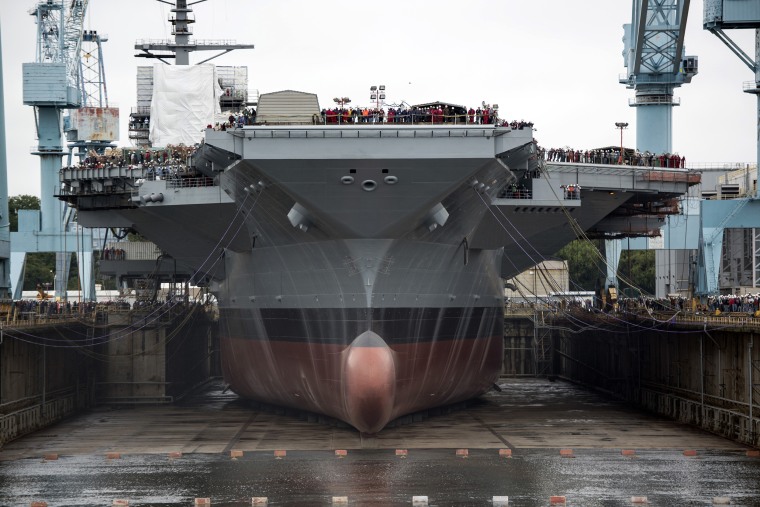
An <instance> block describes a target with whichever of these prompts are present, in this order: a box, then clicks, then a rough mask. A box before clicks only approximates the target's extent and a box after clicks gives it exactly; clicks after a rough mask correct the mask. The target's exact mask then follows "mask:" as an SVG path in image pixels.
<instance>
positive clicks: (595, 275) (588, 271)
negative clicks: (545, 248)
mask: <svg viewBox="0 0 760 507" xmlns="http://www.w3.org/2000/svg"><path fill="white" fill-rule="evenodd" d="M556 256H557V257H559V258H560V259H563V260H566V261H567V264H568V269H569V270H570V290H571V291H578V290H596V288H597V283H598V280H599V279H600V278H604V277H605V276H607V268H605V267H604V263H603V262H602V261H601V259H600V258H599V247H598V246H597V245H595V244H593V243H591V242H589V241H586V240H580V239H579V240H575V241H573V242H572V243H569V244H567V245H565V246H564V247H563V248H562V249H561V250H560V251H559V252H557V254H556Z"/></svg>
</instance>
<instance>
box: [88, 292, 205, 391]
mask: <svg viewBox="0 0 760 507" xmlns="http://www.w3.org/2000/svg"><path fill="white" fill-rule="evenodd" d="M163 312H165V310H163V309H161V307H157V308H155V309H147V310H144V311H131V312H124V313H110V314H109V315H108V326H107V327H106V328H105V329H106V333H105V334H104V335H103V337H102V338H103V340H104V343H103V344H102V345H100V346H99V347H98V352H99V353H100V354H102V355H103V356H104V357H107V360H105V361H103V362H101V363H100V366H99V368H98V379H97V388H98V389H97V399H98V403H162V402H171V401H173V400H174V399H175V398H176V397H179V396H181V395H183V394H185V393H186V392H187V391H188V390H189V389H191V388H192V387H194V386H196V385H198V384H199V383H201V382H203V381H205V380H207V379H208V378H209V377H210V375H211V367H212V364H211V361H212V359H213V355H212V354H211V352H212V350H213V347H212V343H211V342H212V340H213V337H214V334H213V333H212V331H211V329H212V327H213V323H212V322H211V320H210V319H209V318H208V317H207V315H206V314H205V312H204V311H203V309H202V308H201V307H199V306H193V307H191V309H190V310H189V311H183V312H174V313H172V314H171V315H169V314H163Z"/></svg>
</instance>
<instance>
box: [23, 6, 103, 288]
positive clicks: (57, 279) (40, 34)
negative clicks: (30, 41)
mask: <svg viewBox="0 0 760 507" xmlns="http://www.w3.org/2000/svg"><path fill="white" fill-rule="evenodd" d="M88 3H89V0H40V1H39V2H38V3H37V5H36V6H35V7H34V8H33V9H32V10H30V12H29V14H31V15H32V16H33V17H34V20H35V23H36V24H37V39H36V51H35V61H34V62H32V63H25V64H24V65H23V100H24V104H26V105H29V106H33V107H34V114H35V124H36V127H37V138H38V144H37V148H36V149H35V150H34V151H33V154H34V155H37V156H38V157H39V158H40V170H41V177H40V180H41V183H40V211H36V210H25V211H23V212H19V231H18V232H16V233H13V234H12V235H11V283H12V284H13V287H14V291H13V292H14V297H15V298H20V297H21V291H22V288H23V287H22V285H23V275H24V265H25V262H26V254H27V253H28V252H55V253H56V266H55V274H54V278H53V284H54V288H55V294H56V296H57V297H61V298H65V296H66V285H67V282H68V272H69V261H70V259H71V254H72V253H75V252H77V251H78V250H79V249H80V248H79V244H80V241H82V238H81V236H80V235H78V234H75V233H71V232H67V230H66V229H67V228H66V226H65V223H64V214H63V204H62V202H61V201H59V200H58V199H57V198H56V196H57V195H58V194H59V193H60V188H61V187H60V182H59V172H60V170H61V165H62V158H63V156H64V140H63V118H62V116H63V111H64V110H66V109H76V108H79V107H80V106H81V104H82V82H81V79H80V53H81V47H82V32H83V23H84V16H85V13H86V11H87V5H88ZM80 272H83V273H91V272H92V259H91V256H90V258H89V261H87V262H84V263H83V262H81V260H80ZM93 286H94V285H93ZM83 289H87V287H86V286H83ZM86 292H87V291H86V290H85V298H88V297H92V295H88V294H87V293H86Z"/></svg>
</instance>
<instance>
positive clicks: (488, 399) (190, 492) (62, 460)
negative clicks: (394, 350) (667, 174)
mask: <svg viewBox="0 0 760 507" xmlns="http://www.w3.org/2000/svg"><path fill="white" fill-rule="evenodd" d="M499 384H500V386H501V388H502V392H496V391H493V392H490V393H488V394H486V395H485V396H483V397H482V399H481V400H480V401H478V402H475V403H472V404H471V405H469V406H468V407H466V408H463V409H459V410H454V411H452V412H450V413H447V414H445V415H437V416H429V417H426V418H425V419H423V420H421V421H417V422H413V423H410V424H405V425H401V426H396V427H391V428H386V429H385V430H383V431H382V432H380V433H379V434H378V435H375V436H372V437H367V436H363V435H360V434H359V433H358V432H357V431H355V430H353V429H351V428H347V427H336V426H334V425H329V424H325V423H319V422H308V421H306V420H302V419H301V418H299V417H296V416H288V415H277V414H276V413H274V412H272V411H266V410H257V409H254V408H252V406H251V405H250V404H249V403H247V402H242V401H240V400H238V399H237V397H236V396H235V395H234V394H231V393H224V392H223V389H222V386H221V385H220V384H218V383H217V384H209V385H207V386H206V387H205V388H203V389H200V390H199V391H198V392H197V393H196V394H195V395H194V396H192V397H189V398H188V399H185V400H183V401H181V402H178V403H175V404H174V405H170V406H169V405H166V406H137V407H122V408H98V409H95V410H92V411H89V412H88V413H85V414H82V415H79V416H76V417H72V418H70V419H68V420H65V421H63V422H61V423H59V424H57V425H55V426H53V427H51V428H48V429H46V430H43V431H39V432H37V433H35V434H32V435H28V436H26V437H23V438H21V439H18V440H16V441H14V442H10V443H9V444H7V445H6V446H5V447H4V448H2V449H0V507H6V506H9V507H17V506H18V507H29V506H30V505H34V503H33V502H46V505H47V506H48V507H64V506H76V507H86V506H87V507H89V506H92V507H103V506H106V505H108V506H110V505H129V506H130V507H135V506H138V507H148V506H150V507H189V506H194V505H213V506H214V507H219V506H223V507H246V506H251V505H252V503H253V499H254V498H258V497H267V499H268V504H267V505H268V506H270V507H284V506H293V507H302V506H309V507H311V506H331V505H336V504H341V505H346V504H345V503H341V502H340V500H341V499H347V501H348V503H347V505H353V506H357V505H362V506H377V507H388V506H399V507H401V506H409V505H425V506H430V507H432V506H439V507H443V506H493V505H509V506H510V507H546V506H549V505H550V504H551V505H564V506H566V507H567V506H570V507H576V506H577V507H580V506H583V507H629V506H631V505H632V504H642V502H641V501H642V500H644V501H646V503H645V504H644V505H647V507H653V506H667V507H670V506H674V505H675V506H681V505H688V506H696V505H705V506H711V505H726V503H725V502H730V503H729V505H732V506H734V507H736V506H744V507H755V506H760V480H758V477H760V458H759V457H754V456H752V455H751V454H748V453H747V452H746V451H747V449H746V448H745V447H744V446H742V445H739V444H736V443H734V442H731V441H728V440H725V439H723V438H720V437H717V436H715V435H712V434H709V433H705V432H703V431H699V430H696V429H694V428H691V427H688V426H684V425H681V424H677V423H674V422H672V421H667V420H664V419H661V418H658V417H654V416H651V415H648V414H644V413H641V412H638V411H635V410H633V409H631V408H629V407H627V406H625V405H624V404H621V403H618V402H616V401H612V400H609V399H606V398H604V397H603V396H600V395H598V394H595V393H591V392H589V391H586V390H584V389H582V388H579V387H577V386H574V385H571V384H568V383H565V382H561V381H557V382H549V381H548V380H543V379H519V380H515V379H502V380H501V381H500V383H499ZM397 450H398V451H406V454H405V453H404V452H401V453H398V452H396V451H397ZM465 450H466V451H467V457H466V458H465V457H464V455H465ZM570 450H571V456H569V457H568V456H563V455H562V454H563V452H562V451H564V453H565V454H568V452H569V451H570ZM623 450H627V451H630V452H629V454H630V453H633V454H632V455H626V454H623V452H622V451H623ZM233 451H234V453H233ZM282 451H285V453H284V455H283V452H282ZM336 451H340V452H338V453H336ZM684 451H691V453H688V454H685V453H684ZM510 452H511V457H506V456H505V454H508V453H510ZM53 454H55V456H53ZM278 455H279V457H278ZM415 496H419V497H426V498H427V499H429V503H417V504H413V497H415ZM507 498H508V504H507V503H504V502H502V503H497V502H495V501H494V499H501V500H505V499H507ZM206 499H208V502H209V503H206ZM117 500H118V501H123V502H127V503H116V501H117ZM559 500H563V501H564V503H559ZM634 500H636V501H634ZM716 500H717V501H719V502H722V503H715V502H716ZM199 501H200V503H199ZM554 501H557V503H554ZM37 505H42V504H41V503H40V504H37ZM254 505H263V504H254Z"/></svg>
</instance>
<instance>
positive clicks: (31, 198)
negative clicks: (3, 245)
mask: <svg viewBox="0 0 760 507" xmlns="http://www.w3.org/2000/svg"><path fill="white" fill-rule="evenodd" d="M20 209H40V198H39V197H37V196H36V195H14V196H13V197H9V198H8V213H9V215H10V216H9V217H8V219H9V221H10V224H11V229H10V230H11V232H18V210H20Z"/></svg>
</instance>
